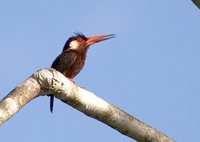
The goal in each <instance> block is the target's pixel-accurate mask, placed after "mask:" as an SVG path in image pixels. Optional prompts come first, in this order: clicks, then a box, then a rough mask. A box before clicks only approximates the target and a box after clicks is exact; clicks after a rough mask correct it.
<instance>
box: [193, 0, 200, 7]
mask: <svg viewBox="0 0 200 142" xmlns="http://www.w3.org/2000/svg"><path fill="white" fill-rule="evenodd" d="M192 2H193V3H194V4H195V5H196V6H197V7H198V8H199V9H200V0H192Z"/></svg>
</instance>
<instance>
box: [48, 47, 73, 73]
mask: <svg viewBox="0 0 200 142" xmlns="http://www.w3.org/2000/svg"><path fill="white" fill-rule="evenodd" d="M75 60H76V52H74V51H65V52H62V53H61V54H60V55H59V56H58V57H57V58H56V59H55V60H54V62H53V64H52V66H51V67H52V68H54V69H56V70H58V71H59V72H61V73H62V72H63V71H64V70H65V69H66V68H68V67H70V66H71V65H72V64H73V63H74V61H75Z"/></svg>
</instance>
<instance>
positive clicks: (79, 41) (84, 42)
mask: <svg viewBox="0 0 200 142" xmlns="http://www.w3.org/2000/svg"><path fill="white" fill-rule="evenodd" d="M114 37H115V35H114V34H108V35H98V36H91V37H85V36H84V35H83V34H81V33H75V36H72V37H70V38H69V39H68V40H67V42H66V43H65V45H64V48H63V51H65V50H70V49H71V50H87V49H88V47H89V46H90V45H92V44H94V43H97V42H101V41H104V40H107V39H110V38H114Z"/></svg>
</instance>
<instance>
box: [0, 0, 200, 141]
mask: <svg viewBox="0 0 200 142" xmlns="http://www.w3.org/2000/svg"><path fill="white" fill-rule="evenodd" d="M0 23H1V24H0V25H1V26H0V61H1V69H0V75H1V79H0V98H3V97H4V96H6V95H7V94H8V93H9V92H10V91H11V90H12V89H13V88H14V87H15V86H17V85H18V84H20V83H22V82H23V81H24V80H25V79H26V78H28V77H29V76H30V75H31V74H32V73H34V72H36V71H37V70H39V69H42V68H46V67H50V65H51V63H52V62H53V60H54V59H55V57H56V56H57V55H58V54H59V53H60V52H61V50H62V48H63V45H64V43H65V41H66V40H67V39H68V37H70V36H72V35H73V32H75V31H79V32H82V33H84V34H85V35H86V36H92V35H99V34H113V33H114V34H116V35H117V37H116V38H114V39H111V40H109V41H105V42H102V43H98V44H96V45H93V46H91V48H90V50H89V52H88V56H87V61H86V65H85V67H84V69H83V70H82V72H81V73H80V74H79V75H78V76H77V77H76V78H75V82H76V84H78V85H80V86H84V87H85V88H86V89H87V90H89V91H91V92H94V93H95V94H96V95H98V96H100V97H101V98H103V99H105V100H107V101H108V102H110V103H112V104H114V105H116V106H118V107H119V108H121V109H123V110H125V111H126V112H128V113H129V114H131V115H133V116H135V117H137V118H139V119H140V120H142V121H144V122H145V123H147V124H149V125H151V126H152V127H154V128H156V129H158V130H160V131H162V132H163V133H165V134H166V135H168V136H170V137H171V138H173V139H175V140H177V141H181V142H188V141H191V142H197V141H200V137H199V135H200V131H199V120H200V111H199V108H200V75H199V71H200V64H199V60H200V40H199V33H200V11H199V9H198V8H197V7H196V6H195V5H194V4H193V3H192V2H191V1H187V0H176V1H174V0H168V1H160V0H152V1H145V2H144V1H136V0H125V1H120V0H110V1H107V0H101V1H92V0H86V1H78V0H74V1H64V0H59V1H48V0H43V1H39V0H34V1H25V0H18V1H11V0H1V1H0ZM0 138H1V141H4V142H7V141H8V142H11V141H14V142H23V141H24V142H25V141H28V142H36V141H48V142H55V141H59V142H67V141H73V142H79V141H87V142H88V141H91V142H93V141H94V142H102V141H116V142H131V141H132V140H131V139H130V138H128V137H125V136H123V135H121V134H120V133H118V132H117V131H115V130H113V129H112V128H110V127H108V126H107V125H105V124H103V123H101V122H98V121H96V120H94V119H92V118H89V117H87V116H85V115H84V114H83V113H81V112H79V111H77V110H75V109H73V108H71V107H70V106H68V105H66V104H64V103H62V102H61V101H59V100H56V101H55V107H54V113H53V114H51V113H50V111H49V98H48V97H46V96H44V97H43V96H42V97H39V98H36V99H35V100H33V101H31V102H30V103H29V104H27V105H26V106H25V107H24V108H23V109H22V110H21V111H20V112H18V113H17V114H16V115H15V116H14V117H12V118H11V119H10V120H9V121H8V122H6V123H5V124H4V125H2V126H1V128H0Z"/></svg>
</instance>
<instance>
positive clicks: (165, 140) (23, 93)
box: [0, 69, 173, 142]
mask: <svg viewBox="0 0 200 142" xmlns="http://www.w3.org/2000/svg"><path fill="white" fill-rule="evenodd" d="M51 93H53V94H54V95H55V97H56V98H58V99H60V100H61V101H63V102H65V103H67V104H69V105H70V106H72V107H74V108H75V109H78V110H79V111H81V112H83V113H84V114H86V115H88V116H90V117H92V118H95V119H97V120H99V121H101V122H103V123H105V124H107V125H108V126H110V127H112V128H114V129H115V130H117V131H119V132H120V133H122V134H124V135H126V136H128V137H130V138H133V139H135V140H137V141H140V142H173V140H172V139H170V138H169V137H167V136H166V135H164V134H163V133H161V132H159V131H158V130H156V129H154V128H152V127H150V126H148V125H147V124H145V123H143V122H142V121H140V120H138V119H136V118H134V117H132V116H131V115H129V114H127V113H126V112H124V111H122V110H120V109H118V108H117V107H115V106H114V105H111V104H109V103H107V102H106V101H104V100H102V99H101V98H99V97H97V96H95V95H94V94H93V93H91V92H88V91H86V90H85V89H83V88H80V87H77V86H76V85H75V84H73V83H72V82H71V81H69V80H68V79H67V78H66V77H65V76H63V75H62V74H61V73H59V72H57V71H56V70H54V69H42V70H40V71H38V72H36V73H35V74H33V75H32V76H31V77H29V78H28V79H27V80H26V81H25V82H24V83H22V85H20V86H18V87H16V88H15V89H13V90H12V91H11V92H10V93H9V94H8V95H7V96H6V97H5V98H3V99H2V100H1V101H0V125H1V124H3V123H4V122H5V121H7V120H8V119H9V118H11V117H12V116H13V115H14V114H15V113H16V112H18V111H19V110H20V109H21V108H22V107H23V106H24V105H25V104H27V103H28V102H29V101H31V100H32V99H34V98H36V97H38V96H41V95H45V94H51Z"/></svg>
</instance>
